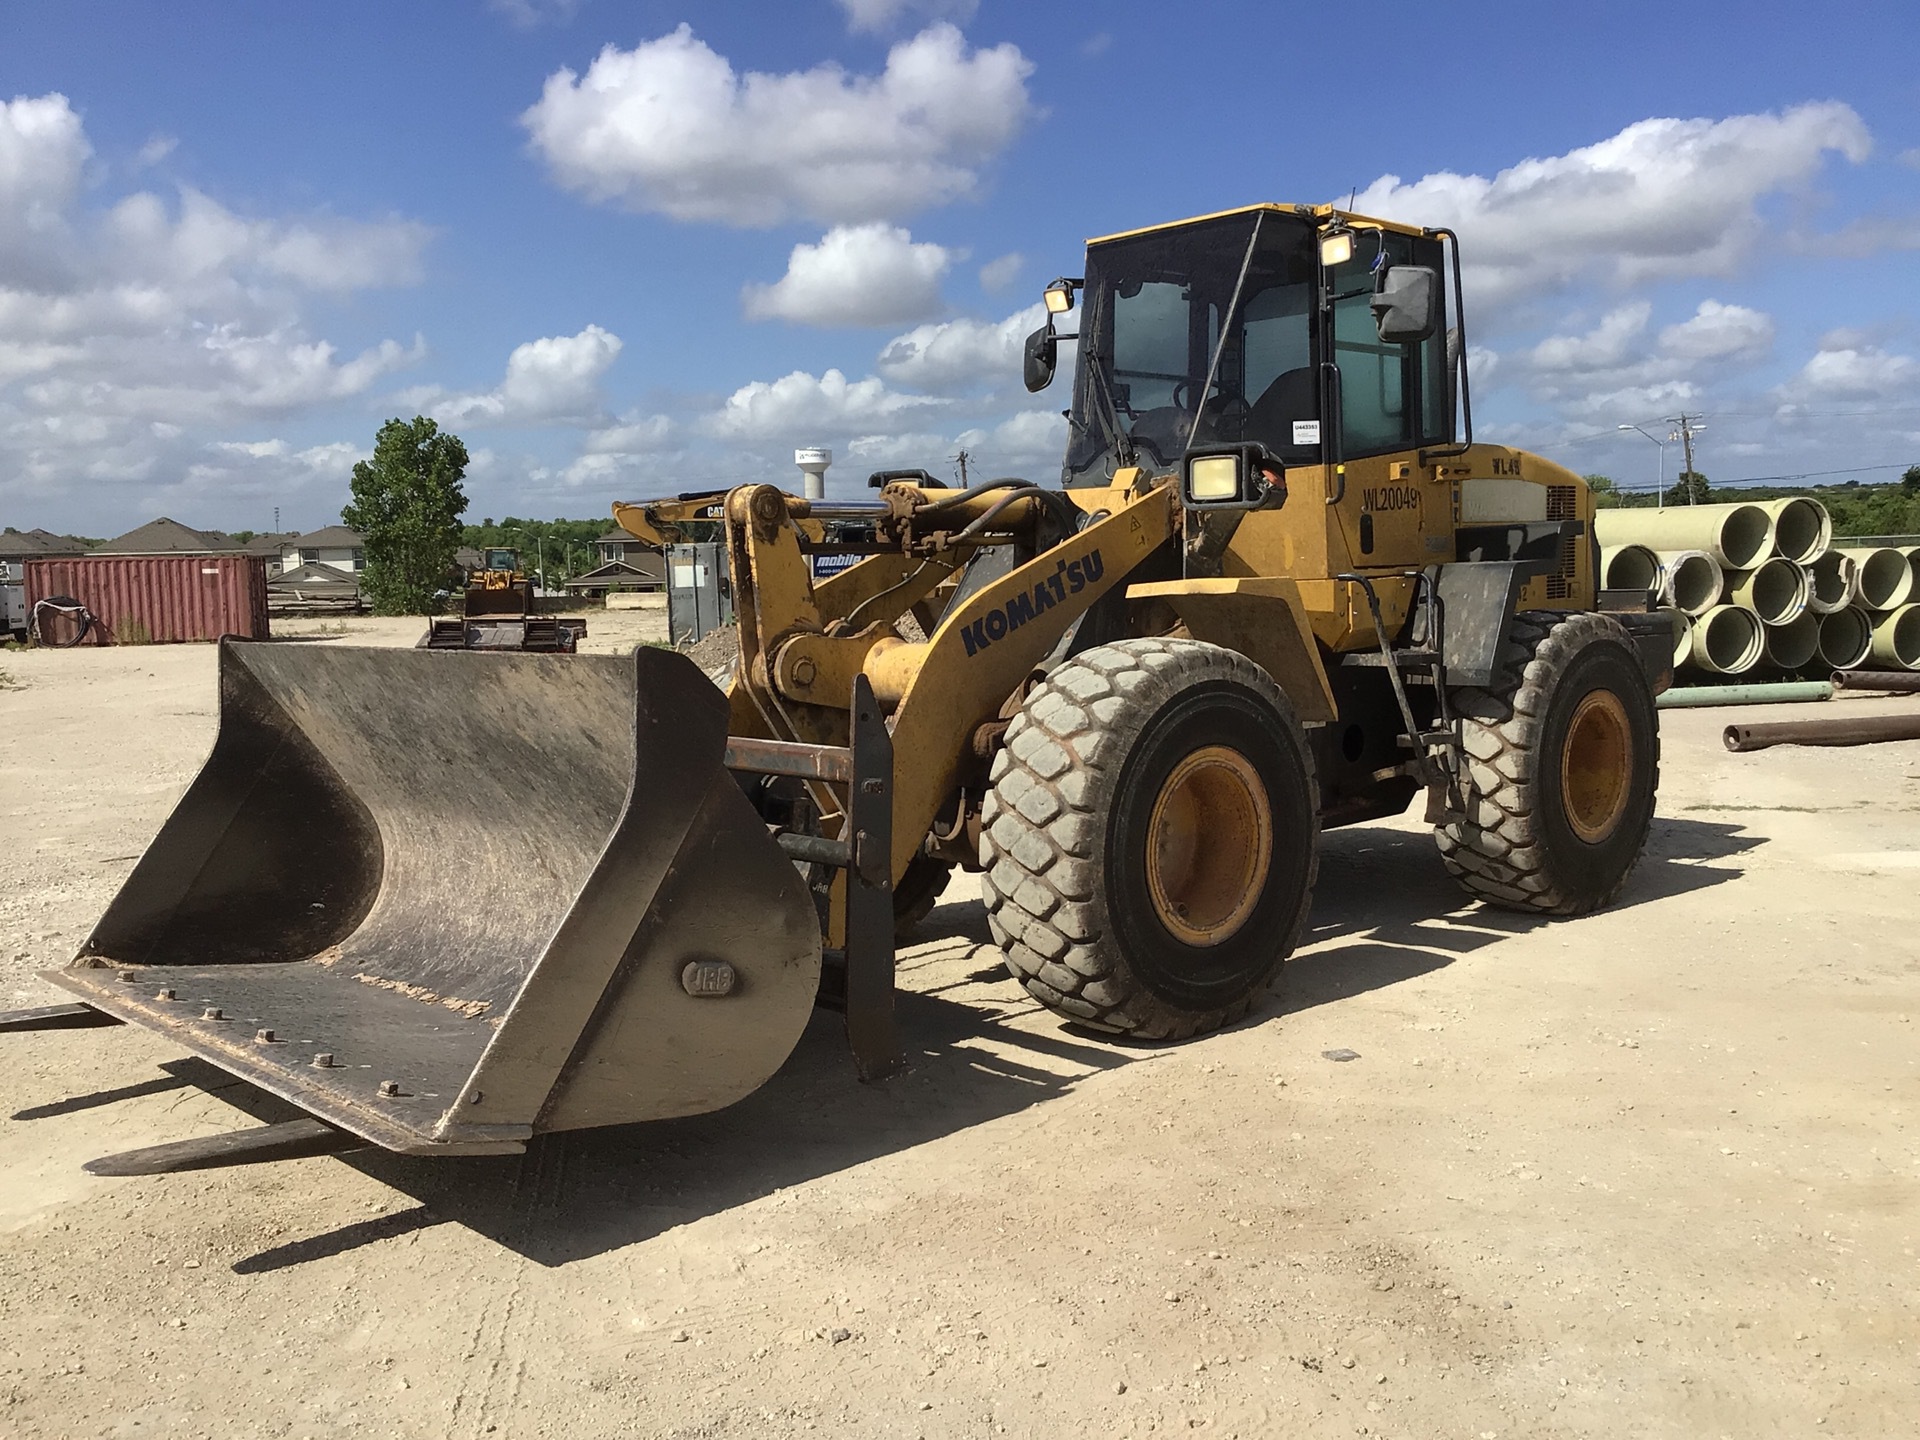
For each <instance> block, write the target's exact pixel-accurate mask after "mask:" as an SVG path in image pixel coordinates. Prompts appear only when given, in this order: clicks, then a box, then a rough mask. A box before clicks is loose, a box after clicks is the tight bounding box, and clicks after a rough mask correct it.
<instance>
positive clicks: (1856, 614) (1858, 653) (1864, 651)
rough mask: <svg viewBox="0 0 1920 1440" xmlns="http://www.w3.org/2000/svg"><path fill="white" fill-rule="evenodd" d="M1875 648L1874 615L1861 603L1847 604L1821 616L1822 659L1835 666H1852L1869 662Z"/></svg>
mask: <svg viewBox="0 0 1920 1440" xmlns="http://www.w3.org/2000/svg"><path fill="white" fill-rule="evenodd" d="M1872 649H1873V616H1871V615H1869V614H1868V613H1867V612H1866V611H1865V610H1862V609H1861V608H1860V607H1859V606H1858V605H1847V606H1844V607H1842V608H1841V609H1838V610H1836V611H1834V612H1833V613H1832V614H1831V615H1823V616H1821V617H1820V663H1821V664H1823V665H1829V666H1832V667H1833V668H1834V669H1835V670H1853V669H1857V668H1858V667H1859V666H1861V665H1863V664H1865V663H1866V659H1867V655H1868V653H1869V652H1870V651H1871V650H1872Z"/></svg>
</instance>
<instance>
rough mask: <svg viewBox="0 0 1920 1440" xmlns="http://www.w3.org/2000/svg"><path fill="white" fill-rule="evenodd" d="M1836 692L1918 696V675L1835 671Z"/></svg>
mask: <svg viewBox="0 0 1920 1440" xmlns="http://www.w3.org/2000/svg"><path fill="white" fill-rule="evenodd" d="M1833 688H1834V689H1836V690H1866V691H1871V692H1873V693H1875V694H1880V695H1920V675H1903V674H1900V673H1898V672H1897V671H1888V670H1836V671H1834V672H1833Z"/></svg>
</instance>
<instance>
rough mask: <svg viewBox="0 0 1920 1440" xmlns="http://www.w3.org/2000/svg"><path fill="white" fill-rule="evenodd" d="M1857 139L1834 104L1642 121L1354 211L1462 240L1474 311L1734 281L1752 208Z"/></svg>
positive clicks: (1384, 190)
mask: <svg viewBox="0 0 1920 1440" xmlns="http://www.w3.org/2000/svg"><path fill="white" fill-rule="evenodd" d="M1869 148H1870V145H1869V140H1868V136H1867V129H1866V126H1865V125H1864V124H1863V123H1862V121H1861V119H1860V117H1859V116H1858V115H1857V114H1855V113H1854V111H1853V110H1852V109H1851V108H1850V107H1848V106H1846V105H1843V104H1839V103H1836V102H1825V103H1820V104H1810V105H1801V106H1797V107H1795V108H1794V109H1791V110H1787V111H1784V112H1782V113H1780V114H1766V115H1735V116H1732V117H1729V118H1727V119H1724V120H1704V119H1698V120H1672V119H1654V120H1642V121H1639V122H1637V123H1635V124H1633V125H1629V126H1628V127H1627V128H1626V129H1624V130H1622V131H1621V132H1620V133H1619V134H1617V135H1615V136H1613V137H1611V138H1610V139H1607V140H1602V141H1600V142H1599V143H1598V144H1595V145H1589V146H1585V147H1583V148H1581V149H1578V150H1573V151H1570V152H1568V153H1567V154H1565V155H1558V156H1550V157H1547V158H1544V159H1529V160H1523V161H1521V162H1520V163H1519V164H1518V165H1514V166H1511V167H1509V168H1508V169H1505V170H1502V171H1501V172H1500V173H1499V174H1497V175H1495V176H1494V177H1493V178H1491V179H1488V178H1486V177H1485V176H1480V175H1456V174H1452V173H1450V172H1441V173H1437V174H1432V175H1428V176H1425V177H1424V178H1422V179H1419V180H1416V181H1413V182H1411V183H1406V182H1403V181H1402V180H1401V179H1400V177H1399V176H1397V175H1386V176H1382V177H1381V178H1380V179H1378V180H1376V181H1375V182H1374V183H1373V184H1371V185H1369V186H1368V187H1367V188H1366V189H1364V190H1362V191H1361V192H1360V194H1359V196H1358V197H1357V198H1356V200H1355V202H1354V208H1355V209H1357V210H1359V211H1361V212H1362V213H1365V214H1373V215H1380V216H1383V217H1388V218H1392V219H1395V220H1401V221H1406V222H1410V223H1415V224H1422V225H1445V226H1450V227H1452V228H1454V229H1456V230H1458V231H1459V232H1460V233H1461V234H1462V236H1463V237H1464V241H1463V245H1462V259H1463V261H1464V263H1465V265H1466V266H1467V268H1468V269H1469V271H1471V272H1472V274H1471V278H1470V279H1469V281H1468V287H1467V288H1468V293H1469V294H1470V295H1472V296H1474V297H1475V303H1476V305H1477V307H1478V308H1479V309H1480V310H1481V312H1482V313H1483V314H1484V313H1487V312H1488V311H1497V310H1498V309H1499V307H1501V306H1503V305H1506V304H1509V303H1511V302H1512V301H1514V300H1516V299H1520V298H1525V297H1539V296H1542V295H1544V294H1547V293H1550V292H1553V291H1557V290H1561V289H1564V288H1566V287H1568V286H1570V285H1573V284H1576V283H1578V282H1581V281H1587V280H1599V281H1602V282H1605V283H1610V284H1615V285H1628V286H1630V285H1633V284H1636V283H1639V282H1642V281H1647V280H1654V279H1663V278H1674V277H1682V276H1699V275H1725V274H1728V273H1730V272H1731V271H1733V270H1734V269H1735V268H1736V267H1737V265H1738V264H1739V263H1740V262H1741V261H1742V260H1744V259H1745V258H1746V257H1747V256H1748V255H1749V254H1751V253H1752V252H1753V251H1754V250H1756V249H1757V248H1758V247H1759V246H1760V245H1761V244H1762V243H1763V242H1764V241H1765V239H1766V237H1767V235H1768V232H1769V225H1768V221H1767V219H1766V217H1765V216H1764V215H1763V214H1762V210H1761V205H1762V202H1763V201H1765V200H1766V199H1767V198H1768V197H1770V196H1772V195H1775V194H1778V193H1780V192H1783V191H1788V190H1792V189H1794V188H1796V187H1799V186H1803V185H1805V184H1806V183H1807V182H1808V181H1810V180H1812V179H1813V177H1814V176H1815V175H1816V174H1818V172H1819V171H1820V170H1821V168H1822V167H1823V166H1824V165H1825V163H1826V159H1827V156H1828V155H1829V154H1834V153H1837V154H1839V155H1841V156H1843V157H1844V158H1845V159H1847V160H1849V161H1851V162H1853V163H1855V164H1859V163H1861V162H1862V161H1864V160H1865V159H1866V157H1867V153H1868V150H1869Z"/></svg>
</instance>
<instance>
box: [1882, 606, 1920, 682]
mask: <svg viewBox="0 0 1920 1440" xmlns="http://www.w3.org/2000/svg"><path fill="white" fill-rule="evenodd" d="M1870 653H1871V654H1872V656H1873V661H1874V665H1875V667H1876V668H1878V669H1881V670H1920V605H1902V606H1901V607H1900V608H1899V609H1898V610H1891V611H1888V612H1887V613H1886V614H1885V615H1881V616H1879V617H1878V618H1876V619H1875V621H1874V623H1873V649H1872V651H1871V652H1870Z"/></svg>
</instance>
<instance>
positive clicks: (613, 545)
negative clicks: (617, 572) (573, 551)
mask: <svg viewBox="0 0 1920 1440" xmlns="http://www.w3.org/2000/svg"><path fill="white" fill-rule="evenodd" d="M593 543H594V547H595V548H596V549H597V550H599V552H600V563H601V564H603V565H604V564H606V563H607V562H608V561H609V560H625V559H627V558H628V557H629V556H631V555H636V554H638V555H645V554H651V553H652V552H651V550H649V548H648V547H647V546H645V545H642V544H641V543H640V542H639V541H638V540H636V539H634V538H633V536H631V535H629V534H628V533H627V532H626V531H624V530H622V529H621V528H620V527H619V526H617V525H616V526H615V527H614V528H613V529H611V530H609V531H607V533H606V534H604V535H602V536H601V537H600V538H599V539H598V540H596V541H594V542H593Z"/></svg>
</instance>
